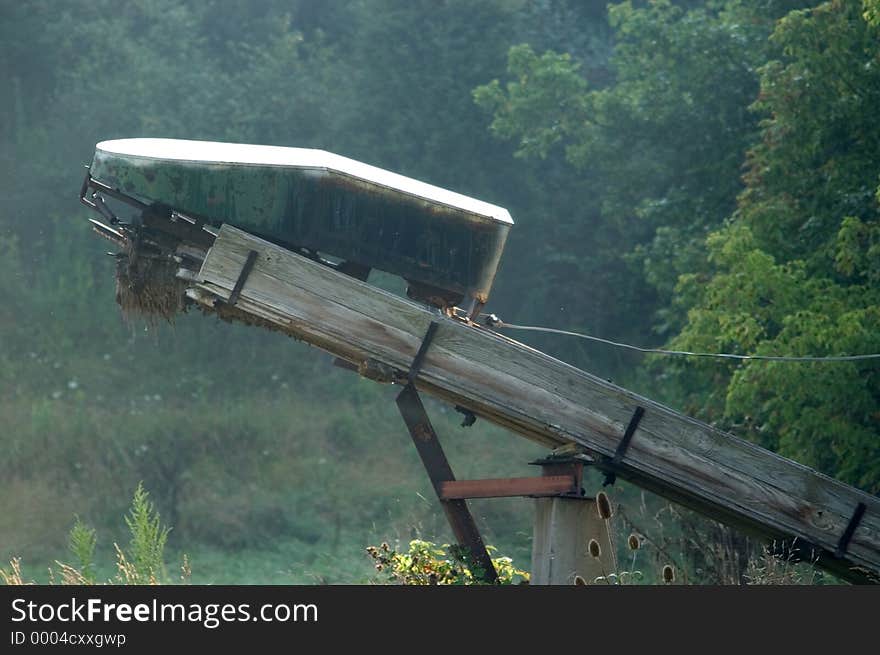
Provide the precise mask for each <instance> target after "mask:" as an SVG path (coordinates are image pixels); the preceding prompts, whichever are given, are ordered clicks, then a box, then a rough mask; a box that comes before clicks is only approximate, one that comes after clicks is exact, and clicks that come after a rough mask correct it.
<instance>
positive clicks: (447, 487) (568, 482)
mask: <svg viewBox="0 0 880 655" xmlns="http://www.w3.org/2000/svg"><path fill="white" fill-rule="evenodd" d="M579 492H580V485H578V483H577V478H576V477H575V476H574V475H545V476H540V477H530V478H495V479H491V480H449V481H446V482H441V483H440V498H441V499H442V500H452V499H457V498H508V497H512V496H533V497H541V496H559V495H568V494H571V495H578V494H579Z"/></svg>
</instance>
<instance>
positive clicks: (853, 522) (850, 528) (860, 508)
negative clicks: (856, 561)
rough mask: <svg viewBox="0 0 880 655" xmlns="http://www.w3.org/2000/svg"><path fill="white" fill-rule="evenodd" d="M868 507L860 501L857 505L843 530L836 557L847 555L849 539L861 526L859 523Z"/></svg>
mask: <svg viewBox="0 0 880 655" xmlns="http://www.w3.org/2000/svg"><path fill="white" fill-rule="evenodd" d="M867 508H868V507H867V505H865V503H859V504H858V505H856V509H855V511H854V512H853V515H852V518H850V520H849V523H848V524H847V526H846V530H844V531H843V534H842V535H840V541H838V542H837V549H836V550H835V551H834V556H835V557H843V556H844V555H846V549H847V547H848V546H849V541H850V539H852V536H853V534H855V531H856V528H857V527H859V523H860V522H861V520H862V516H864V514H865V510H866V509H867Z"/></svg>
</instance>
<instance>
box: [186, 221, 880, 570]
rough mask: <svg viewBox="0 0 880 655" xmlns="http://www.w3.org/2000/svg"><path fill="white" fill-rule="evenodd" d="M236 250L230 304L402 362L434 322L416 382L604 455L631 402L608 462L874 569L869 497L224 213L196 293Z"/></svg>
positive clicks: (223, 293) (522, 428)
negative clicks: (248, 268) (245, 270)
mask: <svg viewBox="0 0 880 655" xmlns="http://www.w3.org/2000/svg"><path fill="white" fill-rule="evenodd" d="M250 250H256V251H257V252H259V257H258V259H257V262H256V265H255V266H254V269H253V271H252V272H251V274H250V275H249V277H248V279H247V281H246V282H245V284H244V286H243V288H242V289H241V294H240V298H239V300H238V303H237V305H236V310H237V311H241V312H245V313H246V314H247V315H252V316H256V317H259V318H261V319H264V320H266V321H269V322H270V323H271V324H274V325H277V326H278V327H279V328H280V329H283V330H284V331H286V332H288V333H290V334H293V335H295V336H297V337H299V338H301V339H303V340H305V341H307V342H309V343H312V344H314V345H316V346H318V347H321V348H323V349H325V350H327V351H328V352H331V353H332V354H334V355H336V356H339V357H342V358H344V359H346V360H348V361H351V362H353V363H360V362H362V361H364V360H366V359H373V360H376V361H378V362H381V363H382V364H385V365H387V366H390V367H392V368H394V369H398V370H399V371H401V372H405V371H407V370H408V368H409V364H410V362H411V361H412V358H413V357H414V356H415V353H416V351H417V350H418V347H419V344H420V342H421V339H422V336H423V335H424V334H425V331H426V329H427V326H428V324H429V323H430V322H431V321H432V320H433V321H437V322H438V324H439V328H438V330H437V333H436V336H435V338H434V341H433V342H432V345H431V348H430V350H429V351H428V353H427V357H426V359H425V362H424V365H423V367H422V372H421V373H420V375H419V377H418V379H417V382H416V384H417V386H418V387H419V388H420V389H423V390H424V391H426V392H428V393H432V394H434V395H437V396H438V397H440V398H441V399H444V400H449V401H450V402H455V403H456V404H460V405H463V406H465V407H467V408H468V409H470V410H472V411H474V412H475V413H476V414H477V415H479V416H482V417H484V418H487V419H489V420H492V421H494V422H496V423H498V424H499V425H502V426H504V427H507V428H509V429H511V430H513V431H516V432H518V433H519V434H522V435H524V436H526V437H528V438H531V439H534V440H536V441H539V442H541V443H543V444H546V445H549V446H553V445H558V444H561V443H571V442H575V443H578V444H580V445H581V446H583V447H584V448H585V449H586V450H588V451H589V452H591V453H593V454H595V455H598V456H600V457H602V456H604V457H606V458H607V457H610V456H611V455H613V453H614V451H615V449H616V447H617V445H618V443H619V441H620V438H621V436H622V435H623V432H624V430H625V428H626V425H627V423H628V422H629V419H630V417H631V416H632V413H633V411H634V410H635V408H636V407H639V406H641V407H643V408H644V409H645V414H644V417H643V418H642V420H641V422H640V423H639V426H638V429H637V430H636V432H635V435H634V437H633V439H632V442H631V444H630V446H629V449H628V450H627V452H626V455H625V458H624V460H623V462H622V464H621V465H620V466H619V467H618V470H619V473H620V475H622V476H623V477H626V478H628V479H631V480H633V481H634V482H636V483H637V484H640V485H642V486H644V487H646V488H649V489H651V490H653V491H657V492H659V493H662V494H664V495H666V496H668V497H671V498H673V499H675V500H677V501H679V502H682V503H684V504H686V505H688V506H691V507H694V508H695V509H698V510H699V511H701V512H704V513H706V514H708V515H710V516H714V517H717V518H719V519H722V520H725V521H728V522H732V523H735V524H737V525H740V526H741V527H746V528H750V529H751V530H752V531H755V532H757V533H759V534H762V535H765V536H770V537H774V538H777V537H798V538H799V539H800V540H801V542H802V543H803V542H806V543H808V544H812V545H815V546H817V547H819V548H821V549H823V550H824V553H823V554H822V556H821V557H822V561H821V563H822V564H823V565H825V566H827V567H829V568H832V569H833V570H834V571H835V572H837V573H838V574H840V575H843V576H845V577H849V578H850V579H859V578H860V577H863V576H860V575H859V574H858V573H853V572H852V571H850V570H849V569H850V567H851V566H853V565H857V566H862V567H867V568H868V569H870V570H872V571H878V570H880V500H878V499H877V498H875V497H873V496H870V495H868V494H865V493H863V492H860V491H858V490H857V489H854V488H852V487H849V486H847V485H844V484H842V483H840V482H838V481H836V480H833V479H831V478H828V477H827V476H823V475H821V474H819V473H817V472H816V471H813V470H812V469H809V468H807V467H804V466H802V465H799V464H797V463H795V462H792V461H790V460H787V459H784V458H782V457H779V456H778V455H775V454H774V453H771V452H769V451H766V450H764V449H761V448H759V447H757V446H755V445H754V444H750V443H748V442H746V441H743V440H741V439H737V438H736V437H733V436H732V435H729V434H726V433H723V432H721V431H718V430H715V429H713V428H711V427H710V426H707V425H704V424H702V423H700V422H698V421H695V420H694V419H690V418H688V417H685V416H683V415H681V414H678V413H676V412H674V411H672V410H670V409H669V408H666V407H664V406H662V405H659V404H657V403H655V402H653V401H651V400H648V399H646V398H642V397H640V396H637V395H636V394H633V393H630V392H628V391H626V390H624V389H621V388H619V387H616V386H614V385H613V384H610V383H608V382H606V381H605V380H601V379H600V378H597V377H595V376H592V375H590V374H588V373H586V372H584V371H581V370H579V369H576V368H574V367H572V366H570V365H568V364H565V363H564V362H561V361H559V360H556V359H554V358H552V357H549V356H548V355H546V354H544V353H541V352H539V351H537V350H534V349H532V348H529V347H528V346H525V345H523V344H520V343H518V342H515V341H513V340H511V339H508V338H506V337H504V336H502V335H498V334H496V333H494V332H491V331H489V330H487V329H484V328H480V327H477V326H472V325H467V324H464V323H463V322H461V321H457V320H454V319H450V318H448V317H445V316H442V315H440V314H439V313H437V312H435V311H432V310H430V309H428V308H426V307H423V306H420V305H417V304H415V303H413V302H410V301H408V300H406V299H403V298H399V297H397V296H394V295H393V294H390V293H387V292H384V291H382V290H380V289H377V288H375V287H372V286H370V285H368V284H365V283H363V282H360V281H358V280H355V279H353V278H350V277H347V276H344V275H341V274H339V273H338V272H336V271H333V270H332V269H330V268H328V267H325V266H322V265H320V264H318V263H316V262H313V261H310V260H308V259H306V258H304V257H300V256H298V255H296V254H294V253H292V252H290V251H287V250H285V249H283V248H280V247H278V246H275V245H273V244H270V243H268V242H265V241H263V240H261V239H258V238H256V237H253V236H252V235H249V234H247V233H245V232H242V231H240V230H237V229H235V228H231V227H229V226H224V227H223V228H222V229H221V231H220V234H219V237H218V239H217V240H216V242H215V244H214V246H213V247H212V248H211V250H210V251H209V252H208V255H207V257H206V259H205V261H204V263H203V265H202V268H201V270H200V272H199V274H198V277H199V279H200V280H201V283H200V284H198V285H197V290H196V291H194V292H193V295H194V296H195V297H198V298H199V299H200V300H201V301H202V302H210V300H208V299H206V298H205V297H204V296H200V295H199V293H202V294H203V293H205V292H207V293H208V294H209V295H208V298H210V296H216V297H219V298H221V299H227V298H228V297H229V293H230V291H231V289H232V288H233V287H234V286H235V283H236V281H237V280H238V277H239V273H240V272H241V269H242V266H243V264H244V262H245V259H246V257H247V253H248V252H249V251H250ZM859 502H864V503H865V504H866V506H867V508H868V509H867V512H866V513H865V516H864V517H863V519H862V521H861V523H860V525H859V527H858V528H857V529H856V531H855V534H854V535H853V538H852V540H851V542H850V545H849V551H848V553H847V556H846V557H845V558H844V559H841V560H836V559H835V558H833V557H832V556H831V553H833V551H834V549H835V547H836V545H837V542H838V539H839V538H840V535H841V534H842V533H843V531H844V530H845V528H846V525H847V523H848V522H849V519H850V517H851V515H852V512H853V510H854V509H855V507H856V505H857V504H858V503H859Z"/></svg>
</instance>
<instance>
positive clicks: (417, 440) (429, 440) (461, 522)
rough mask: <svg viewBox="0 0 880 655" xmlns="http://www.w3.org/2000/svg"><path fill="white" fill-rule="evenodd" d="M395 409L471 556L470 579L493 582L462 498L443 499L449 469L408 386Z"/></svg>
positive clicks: (490, 566) (494, 577)
mask: <svg viewBox="0 0 880 655" xmlns="http://www.w3.org/2000/svg"><path fill="white" fill-rule="evenodd" d="M397 408H398V409H399V410H400V415H401V416H402V417H403V420H404V422H405V423H406V427H407V428H408V429H409V433H410V436H411V437H412V440H413V443H414V444H415V446H416V450H417V451H418V453H419V457H421V459H422V464H424V466H425V470H426V471H427V472H428V477H429V478H430V479H431V483H432V484H433V485H434V491H435V492H436V493H437V497H438V498H439V499H440V505H441V506H442V507H443V511H444V512H445V513H446V518H447V520H448V521H449V525H450V527H451V528H452V532H453V534H454V535H455V539H456V541H458V543H459V545H461V546H462V547H463V548H465V549H466V550H467V551H468V552H469V553H470V557H471V562H470V569H471V572H472V573H474V577H479V578H482V580H483V581H484V582H496V581H497V580H498V573H497V572H496V571H495V566H494V565H493V564H492V558H491V557H490V556H489V552H488V551H487V550H486V545H485V543H483V538H482V537H481V536H480V531H479V529H478V528H477V524H476V523H475V522H474V517H473V516H472V515H471V512H470V509H468V506H467V501H465V500H464V499H444V498H443V496H442V485H443V483H446V482H451V481H454V480H455V476H454V475H453V473H452V467H451V466H450V465H449V461H448V460H447V459H446V455H445V453H444V452H443V448H442V447H441V446H440V440H439V439H438V438H437V433H436V432H435V431H434V427H433V426H432V425H431V421H430V419H429V418H428V414H427V412H426V411H425V407H424V405H422V401H421V399H420V398H419V392H418V391H416V388H415V387H414V386H413V385H412V384H407V385H406V386H405V387H404V388H403V391H401V392H400V394H399V395H398V396H397Z"/></svg>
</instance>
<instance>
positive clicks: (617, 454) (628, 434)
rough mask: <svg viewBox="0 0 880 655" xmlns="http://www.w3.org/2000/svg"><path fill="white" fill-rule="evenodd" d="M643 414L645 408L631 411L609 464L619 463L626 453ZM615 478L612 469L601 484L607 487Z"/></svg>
mask: <svg viewBox="0 0 880 655" xmlns="http://www.w3.org/2000/svg"><path fill="white" fill-rule="evenodd" d="M644 415H645V408H644V407H636V411H634V412H633V415H632V417H631V418H630V419H629V425H627V426H626V431H625V432H624V433H623V438H622V439H621V440H620V443H619V444H617V450H615V451H614V457H612V458H611V464H613V465H615V466H616V465H617V464H620V462H621V460H622V459H623V456H624V455H625V454H626V449H627V448H629V442H630V441H632V438H633V435H634V434H635V433H636V428H638V427H639V422H640V421H641V420H642V416H644ZM615 480H617V475H616V474H615V473H614V472H613V471H612V472H611V473H606V474H605V481H604V482H603V483H602V486H603V487H607V486H608V485H609V484H614V481H615Z"/></svg>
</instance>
